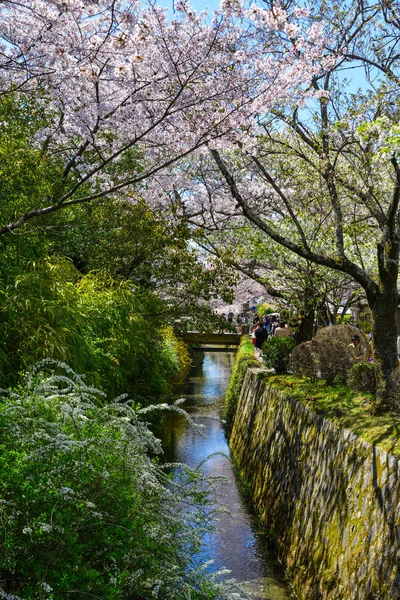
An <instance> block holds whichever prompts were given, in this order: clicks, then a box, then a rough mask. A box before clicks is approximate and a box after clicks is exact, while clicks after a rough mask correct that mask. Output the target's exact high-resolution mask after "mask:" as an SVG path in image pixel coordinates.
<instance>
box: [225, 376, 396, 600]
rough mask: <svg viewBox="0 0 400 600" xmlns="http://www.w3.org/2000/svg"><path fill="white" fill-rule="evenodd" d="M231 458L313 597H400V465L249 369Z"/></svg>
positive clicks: (304, 593)
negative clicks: (292, 398) (272, 386)
mask: <svg viewBox="0 0 400 600" xmlns="http://www.w3.org/2000/svg"><path fill="white" fill-rule="evenodd" d="M230 446H231V451H232V454H233V457H234V460H235V462H236V464H237V465H238V467H239V470H240V472H241V474H242V476H243V477H244V479H245V480H246V481H247V482H248V484H249V486H250V490H251V494H252V497H253V500H254V503H255V505H256V507H257V509H258V511H259V514H260V516H261V519H262V521H263V522H264V524H265V526H266V528H267V530H268V531H269V533H270V534H271V536H272V537H273V538H274V539H275V541H276V545H277V549H278V553H279V555H280V558H281V559H282V561H283V563H284V564H285V566H286V568H287V570H288V572H289V573H290V575H291V578H292V581H294V583H295V585H296V589H297V590H298V592H299V595H300V597H301V598H303V599H304V600H317V599H318V600H350V599H351V600H378V599H379V600H389V599H390V600H392V599H394V598H400V565H399V562H400V464H399V461H398V460H397V459H396V458H395V457H394V456H391V455H389V454H386V453H385V452H383V451H381V450H379V448H377V447H375V446H372V445H370V444H368V443H366V442H363V441H362V440H360V439H359V438H357V436H356V435H354V434H353V433H351V432H349V431H347V430H344V429H338V428H337V427H336V426H335V425H334V424H333V423H331V422H329V421H327V420H325V419H323V418H322V417H319V416H317V415H316V414H314V413H313V412H312V411H310V410H308V409H306V408H305V407H304V406H302V405H301V404H299V403H298V402H296V401H294V400H291V399H290V398H286V397H284V396H283V395H282V393H281V392H279V391H278V390H275V389H272V388H270V387H269V386H267V385H266V383H265V371H264V370H263V369H249V371H248V372H247V374H246V378H245V381H244V384H243V387H242V391H241V395H240V398H239V401H238V407H237V411H236V417H235V421H234V426H233V430H232V435H231V438H230Z"/></svg>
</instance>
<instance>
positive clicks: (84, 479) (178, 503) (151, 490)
mask: <svg viewBox="0 0 400 600" xmlns="http://www.w3.org/2000/svg"><path fill="white" fill-rule="evenodd" d="M39 366H40V368H41V369H45V370H47V371H49V370H50V371H53V374H50V375H45V374H44V372H43V371H42V372H38V368H35V369H33V370H32V371H30V372H29V373H28V374H27V376H26V377H25V381H24V386H23V387H20V388H18V389H16V390H10V391H9V392H5V391H3V392H2V395H1V402H0V431H1V435H0V439H1V443H0V446H1V458H0V463H1V472H2V478H1V481H0V502H1V506H2V511H1V513H2V518H1V524H0V529H1V530H2V535H1V536H0V587H1V588H2V590H3V592H6V593H11V594H17V595H18V598H21V597H22V598H24V600H34V599H37V598H43V597H46V598H49V599H50V600H52V599H54V600H56V599H58V598H60V597H63V598H74V597H81V596H82V597H85V596H91V597H96V598H100V597H101V598H107V600H123V599H131V600H134V599H136V598H141V599H143V600H145V599H149V600H150V599H154V598H159V599H160V600H161V599H162V600H168V599H170V600H177V599H182V600H184V599H186V600H189V598H190V599H193V600H211V599H216V598H218V599H223V598H225V599H228V598H231V599H233V598H234V597H236V598H239V593H238V594H237V595H235V596H234V595H230V593H229V587H230V585H229V584H223V583H221V582H220V583H218V582H217V576H215V577H214V578H213V577H209V578H207V577H205V575H204V570H203V569H202V568H201V567H199V565H198V564H196V562H195V561H194V560H193V559H192V556H193V553H194V552H196V551H197V550H198V549H199V547H200V545H201V540H202V536H203V535H204V533H205V532H206V531H207V530H208V529H209V528H210V525H209V522H208V521H207V520H206V516H205V515H206V514H207V511H206V513H205V511H204V508H205V506H207V505H208V504H209V503H210V501H211V500H212V498H213V490H214V487H215V485H216V484H217V481H216V480H212V479H207V480H205V478H204V477H203V476H202V475H201V474H200V473H198V472H195V471H192V470H190V469H189V468H186V467H184V466H181V467H180V475H179V477H177V478H176V482H174V481H172V480H171V479H170V478H169V477H168V476H167V475H166V473H165V471H164V468H163V467H160V466H159V465H158V463H157V462H156V461H154V460H153V459H151V458H150V457H149V454H152V455H155V454H159V453H160V452H161V448H160V445H159V441H158V440H157V439H156V438H155V437H154V436H153V434H152V433H151V432H150V430H149V429H148V428H147V426H146V425H145V424H144V423H143V422H142V421H141V420H140V414H141V411H137V410H135V409H134V408H133V407H132V406H131V403H130V402H129V401H128V400H126V398H123V397H121V398H117V399H116V400H114V401H113V402H107V401H106V398H105V395H104V393H103V392H101V391H99V390H96V389H94V388H91V387H88V386H87V385H86V384H85V382H84V379H83V378H82V377H81V376H79V375H76V374H75V373H73V372H72V371H71V370H70V369H69V368H68V367H66V366H65V365H62V364H61V363H55V362H54V361H44V363H42V365H39ZM56 373H57V374H56ZM173 408H174V409H175V410H177V411H179V412H183V411H182V410H181V409H179V407H177V406H174V407H173ZM142 412H143V411H142ZM187 506H189V507H190V509H189V510H188V509H187V508H185V507H187ZM240 597H241V596H240Z"/></svg>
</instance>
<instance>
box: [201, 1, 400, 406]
mask: <svg viewBox="0 0 400 600" xmlns="http://www.w3.org/2000/svg"><path fill="white" fill-rule="evenodd" d="M287 4H288V5H290V2H289V3H287ZM322 8H324V9H325V10H324V17H326V20H327V21H326V22H327V28H328V30H329V32H330V33H329V36H330V40H331V41H330V47H331V50H332V52H334V53H335V54H336V55H337V56H339V57H340V59H339V60H338V62H337V63H336V65H334V66H333V67H332V68H330V69H327V70H326V72H325V73H324V74H323V75H318V76H314V77H312V78H311V79H310V89H313V90H314V91H315V100H314V101H308V102H307V104H306V105H304V106H302V107H301V106H299V105H298V103H297V102H295V101H294V102H286V103H285V104H283V103H282V104H281V105H280V106H278V107H277V108H276V107H275V108H274V109H273V110H272V111H270V113H269V114H268V115H260V121H261V125H262V129H263V132H262V133H260V134H259V135H258V136H257V137H255V136H253V137H252V139H250V140H247V141H246V142H245V143H242V142H241V141H240V140H239V141H238V146H237V150H236V152H232V150H231V149H229V150H228V151H224V152H222V151H221V149H220V148H211V150H210V153H211V156H212V159H213V160H214V166H215V170H214V172H213V174H212V176H211V175H209V176H208V180H209V182H210V181H211V182H212V185H211V184H210V183H208V187H207V193H206V194H203V195H202V200H201V202H200V204H201V210H202V212H203V213H204V209H205V208H206V205H208V206H210V207H212V208H211V209H210V211H209V214H208V216H207V223H208V226H210V223H211V222H214V223H215V221H216V220H217V221H219V222H221V221H223V220H228V221H229V220H231V219H233V218H238V215H240V216H241V217H243V216H244V217H245V218H246V219H247V220H249V221H250V222H251V223H252V225H253V226H255V227H256V228H258V229H259V231H261V232H263V234H265V235H266V236H267V237H268V238H270V239H271V240H273V241H274V242H276V243H278V244H280V245H282V246H283V247H285V248H286V249H288V250H289V251H291V252H293V253H294V255H297V256H298V257H300V258H301V259H303V260H305V261H309V262H310V263H314V264H316V265H320V266H322V267H327V268H329V269H332V270H334V271H337V272H339V273H343V274H345V275H346V276H350V277H351V278H352V279H353V280H354V281H355V282H357V284H358V285H359V286H361V287H362V288H363V290H364V292H365V295H366V297H367V300H368V303H369V306H370V309H371V312H372V317H373V320H372V332H373V340H374V350H375V365H376V376H377V382H378V390H377V401H376V405H375V409H376V410H382V409H386V408H387V407H390V405H391V404H390V393H391V382H392V373H393V372H394V370H395V369H397V366H398V360H397V351H396V333H397V330H396V317H395V314H396V310H397V307H398V304H399V293H398V290H397V280H398V268H399V250H400V164H399V148H400V143H399V140H400V130H399V126H398V118H399V111H400V105H399V95H398V85H399V82H400V72H399V61H398V56H399V52H398V51H399V48H400V23H399V21H398V18H397V17H396V14H395V12H394V9H393V3H390V2H382V3H379V2H378V3H374V2H368V1H366V2H358V1H357V0H354V2H349V3H346V5H345V7H342V8H341V7H339V6H338V5H337V4H334V3H329V2H321V3H313V5H311V3H310V18H313V17H315V16H316V14H317V13H318V11H320V10H321V9H322ZM354 69H358V70H360V69H362V72H363V73H364V88H363V89H362V90H358V91H357V93H354V88H353V89H352V88H351V87H349V85H350V84H349V82H348V81H347V79H346V74H347V72H348V71H349V70H350V71H351V72H352V71H353V70H354ZM204 160H206V159H204ZM208 169H209V171H210V173H211V172H212V167H211V166H210V164H208ZM218 173H219V177H218ZM229 199H230V201H229ZM200 212H201V211H198V212H197V214H199V213H200ZM193 214H196V211H194V212H193ZM198 218H201V217H198Z"/></svg>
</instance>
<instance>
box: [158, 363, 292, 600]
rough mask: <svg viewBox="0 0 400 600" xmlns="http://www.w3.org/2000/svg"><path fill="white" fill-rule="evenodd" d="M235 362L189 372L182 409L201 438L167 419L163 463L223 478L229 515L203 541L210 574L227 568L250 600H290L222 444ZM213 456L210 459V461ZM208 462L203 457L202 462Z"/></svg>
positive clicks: (223, 495)
mask: <svg viewBox="0 0 400 600" xmlns="http://www.w3.org/2000/svg"><path fill="white" fill-rule="evenodd" d="M233 363H234V354H232V353H222V352H221V353H219V352H207V353H206V354H205V358H204V362H203V364H201V365H198V366H197V367H195V368H194V369H193V371H192V374H191V377H190V378H189V380H188V382H187V384H186V386H185V388H184V389H183V390H182V392H181V396H183V397H184V398H186V402H185V404H184V405H183V408H185V410H186V411H187V412H188V413H190V414H191V416H192V418H193V420H194V421H195V422H196V423H201V424H203V425H204V426H205V429H204V430H203V433H204V437H202V436H200V435H199V433H198V432H197V431H195V430H194V429H193V428H191V427H189V426H188V425H187V424H186V421H185V420H184V418H183V417H181V416H180V415H178V414H170V415H169V416H168V417H166V419H165V421H164V423H163V429H162V432H161V437H162V441H163V447H164V451H165V457H164V458H165V460H166V461H168V462H173V461H179V462H183V463H186V464H187V465H189V466H190V467H197V466H198V465H199V464H200V463H203V461H205V462H204V463H203V464H202V465H201V470H202V472H203V473H204V474H206V475H210V476H220V475H222V476H224V477H227V478H228V480H229V483H226V484H223V485H222V487H221V491H220V493H219V498H218V500H219V502H221V503H223V504H224V505H225V506H226V507H227V509H228V513H224V514H222V515H218V519H217V520H216V521H215V532H213V533H212V534H210V535H207V537H206V538H205V539H204V544H203V548H202V550H201V553H200V557H199V558H200V559H201V560H202V561H206V560H213V561H214V562H213V564H212V567H211V568H212V569H213V570H218V569H220V568H221V567H226V568H227V569H229V570H230V571H231V574H230V577H234V578H235V579H236V580H237V581H238V582H240V583H243V586H242V587H243V588H244V589H245V591H246V592H247V593H248V594H249V595H250V597H251V598H252V599H253V600H287V599H289V598H291V599H293V598H295V597H296V596H295V594H294V593H293V590H292V588H291V587H290V585H289V584H288V582H287V580H286V578H285V575H284V573H283V571H282V568H281V566H280V565H279V563H278V562H277V560H276V558H275V555H274V554H273V552H272V551H271V549H270V548H269V547H268V543H267V540H266V538H265V535H264V534H263V531H262V527H261V525H260V523H259V521H258V520H257V518H256V516H255V515H254V514H253V513H252V511H251V508H250V506H249V504H248V502H247V500H246V498H245V495H244V494H243V493H241V491H240V489H239V488H238V484H237V482H236V478H235V473H234V471H233V467H232V464H231V462H230V460H229V458H228V455H229V448H228V445H227V441H226V439H225V435H224V431H223V428H222V424H221V421H220V419H219V416H220V410H221V408H222V406H223V402H224V394H225V391H226V388H227V385H228V383H229V377H230V374H231V371H232V367H233ZM212 455H214V456H212ZM207 457H210V458H208V460H207Z"/></svg>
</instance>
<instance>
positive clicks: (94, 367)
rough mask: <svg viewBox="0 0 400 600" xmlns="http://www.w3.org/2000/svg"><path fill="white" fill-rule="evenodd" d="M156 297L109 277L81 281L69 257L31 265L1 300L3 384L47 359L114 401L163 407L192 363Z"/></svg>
mask: <svg viewBox="0 0 400 600" xmlns="http://www.w3.org/2000/svg"><path fill="white" fill-rule="evenodd" d="M162 312H163V307H162V305H161V303H160V301H159V300H158V299H157V298H156V297H154V296H153V295H152V294H151V293H150V292H142V293H141V294H138V295H136V294H135V293H134V292H133V291H132V284H131V283H129V282H123V281H118V280H115V279H113V278H111V277H110V276H109V275H107V274H105V273H100V272H97V273H88V274H87V275H84V276H82V274H81V273H80V272H79V271H78V270H77V269H76V268H75V267H74V265H73V264H72V262H71V261H70V260H68V259H66V258H61V257H53V258H51V259H44V260H42V261H39V262H37V263H32V264H31V265H30V266H29V267H28V268H27V269H25V271H23V272H21V273H19V274H18V275H17V276H16V278H15V280H14V282H13V285H8V286H7V287H6V290H5V293H4V294H3V295H2V296H0V323H1V327H2V338H1V340H0V385H1V384H2V385H3V386H4V385H5V384H6V382H7V383H11V384H15V383H17V381H18V372H19V371H21V370H24V369H26V368H27V367H29V366H30V365H32V364H33V363H34V362H36V361H38V360H41V359H43V358H53V359H56V360H62V361H65V362H67V363H68V364H69V365H70V366H71V368H73V369H74V370H76V371H77V370H79V371H83V372H85V373H86V374H87V377H88V380H89V381H90V383H91V384H93V385H96V386H100V387H102V388H103V389H105V390H106V391H107V393H109V394H115V395H117V394H119V393H121V392H125V391H129V393H130V394H132V395H133V396H134V399H135V400H136V401H137V402H140V403H141V404H148V403H149V402H155V401H158V400H159V398H160V397H163V396H166V395H167V394H168V393H169V392H170V383H173V382H174V381H179V379H180V375H181V370H182V376H184V375H185V374H186V373H187V368H188V360H189V359H188V356H187V354H185V351H184V348H183V347H182V344H181V343H180V342H179V341H178V340H177V339H176V338H175V336H174V335H173V333H172V331H171V330H168V328H166V327H165V326H164V327H159V325H158V323H157V320H156V318H155V317H151V315H157V314H160V313H162Z"/></svg>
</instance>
